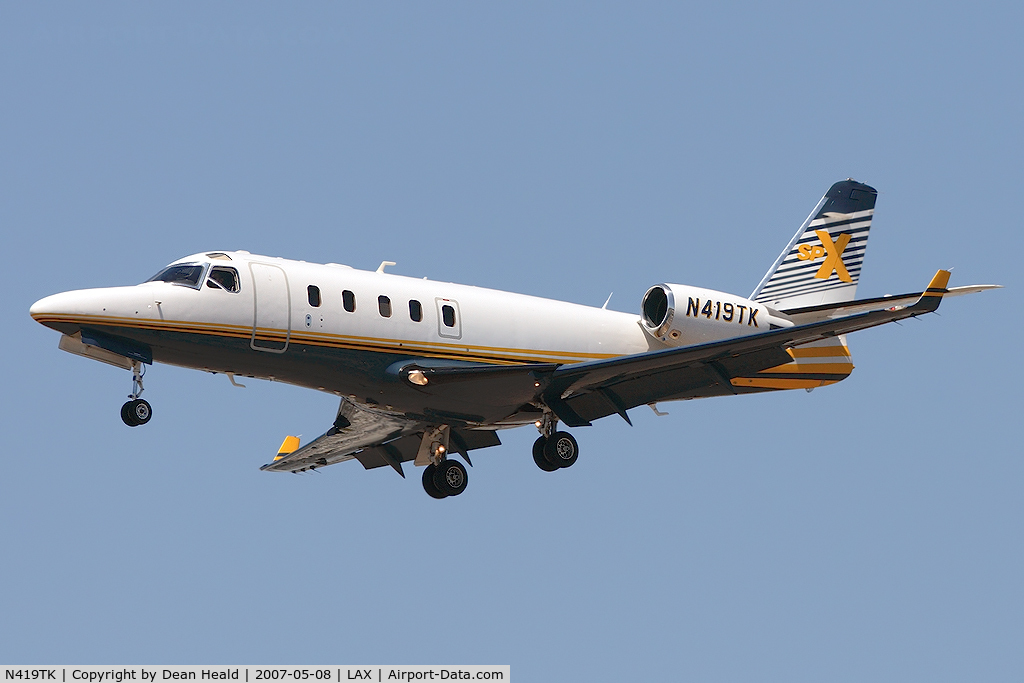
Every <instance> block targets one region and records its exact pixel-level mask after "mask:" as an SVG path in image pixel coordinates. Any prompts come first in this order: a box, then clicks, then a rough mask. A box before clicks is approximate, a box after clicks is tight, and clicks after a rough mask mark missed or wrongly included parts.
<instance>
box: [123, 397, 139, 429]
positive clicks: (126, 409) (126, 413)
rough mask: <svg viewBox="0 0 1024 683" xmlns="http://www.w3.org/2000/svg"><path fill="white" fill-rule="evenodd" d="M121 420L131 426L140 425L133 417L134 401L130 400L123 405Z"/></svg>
mask: <svg viewBox="0 0 1024 683" xmlns="http://www.w3.org/2000/svg"><path fill="white" fill-rule="evenodd" d="M121 421H122V422H124V423H125V424H126V425H128V426H129V427H138V426H139V423H138V422H136V421H135V419H134V418H133V417H132V402H131V401H128V402H127V403H125V404H124V405H123V406H121Z"/></svg>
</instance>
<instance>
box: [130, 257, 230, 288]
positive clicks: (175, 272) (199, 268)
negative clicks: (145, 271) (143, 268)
mask: <svg viewBox="0 0 1024 683" xmlns="http://www.w3.org/2000/svg"><path fill="white" fill-rule="evenodd" d="M205 270H206V266H205V265H204V264H202V263H182V264H178V265H175V266H167V267H166V268H164V269H163V270H161V271H160V272H159V273H157V274H156V275H154V276H153V277H151V278H149V279H148V280H146V282H170V283H171V284H174V285H184V286H186V287H192V288H193V289H199V284H200V283H201V282H202V281H203V271H205ZM236 277H237V276H236Z"/></svg>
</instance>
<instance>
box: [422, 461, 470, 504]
mask: <svg viewBox="0 0 1024 683" xmlns="http://www.w3.org/2000/svg"><path fill="white" fill-rule="evenodd" d="M468 482H469V477H468V475H467V474H466V467H465V465H463V464H462V463H461V462H459V461H458V460H448V459H447V458H445V459H444V460H441V461H440V462H438V463H437V464H436V465H435V464H433V463H431V464H429V465H427V466H426V467H424V468H423V490H424V491H426V492H427V495H428V496H430V497H431V498H439V499H440V498H447V497H448V496H457V495H459V494H460V493H462V492H463V491H465V490H466V484H467V483H468Z"/></svg>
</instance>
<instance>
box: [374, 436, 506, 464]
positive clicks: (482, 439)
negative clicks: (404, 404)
mask: <svg viewBox="0 0 1024 683" xmlns="http://www.w3.org/2000/svg"><path fill="white" fill-rule="evenodd" d="M451 440H452V441H453V442H455V443H453V444H452V449H451V450H452V451H453V452H456V453H458V452H462V454H463V455H465V451H473V450H476V449H478V448H488V447H490V446H500V445H501V439H499V438H498V435H497V433H496V432H494V431H491V430H469V429H463V430H455V429H453V430H451ZM421 441H422V437H421V436H420V435H419V434H413V435H411V436H405V437H402V438H401V439H396V440H395V441H391V442H389V443H387V444H384V445H381V446H377V447H374V448H367V449H366V450H364V451H361V452H359V453H356V455H355V458H356V460H358V461H359V462H360V463H362V465H363V467H365V468H366V469H368V470H372V469H373V468H375V467H384V466H385V465H391V466H392V467H394V465H393V464H392V463H391V462H390V458H392V457H394V458H395V459H396V460H398V462H399V463H402V462H408V461H410V460H415V459H416V452H417V451H418V450H419V447H420V442H421Z"/></svg>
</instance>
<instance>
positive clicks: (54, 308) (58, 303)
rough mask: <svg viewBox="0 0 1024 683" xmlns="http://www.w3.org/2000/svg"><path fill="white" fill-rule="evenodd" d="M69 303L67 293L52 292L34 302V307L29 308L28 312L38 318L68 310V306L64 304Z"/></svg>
mask: <svg viewBox="0 0 1024 683" xmlns="http://www.w3.org/2000/svg"><path fill="white" fill-rule="evenodd" d="M64 303H67V295H66V294H52V295H50V296H45V297H43V298H42V299H40V300H39V301H37V302H35V303H34V304H32V307H31V308H29V309H28V314H29V315H31V316H32V317H33V318H35V319H36V320H39V319H40V318H42V317H46V316H49V315H54V314H59V313H60V312H61V311H62V310H66V308H67V306H64V305H62V304H64ZM40 322H42V321H41V320H40Z"/></svg>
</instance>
